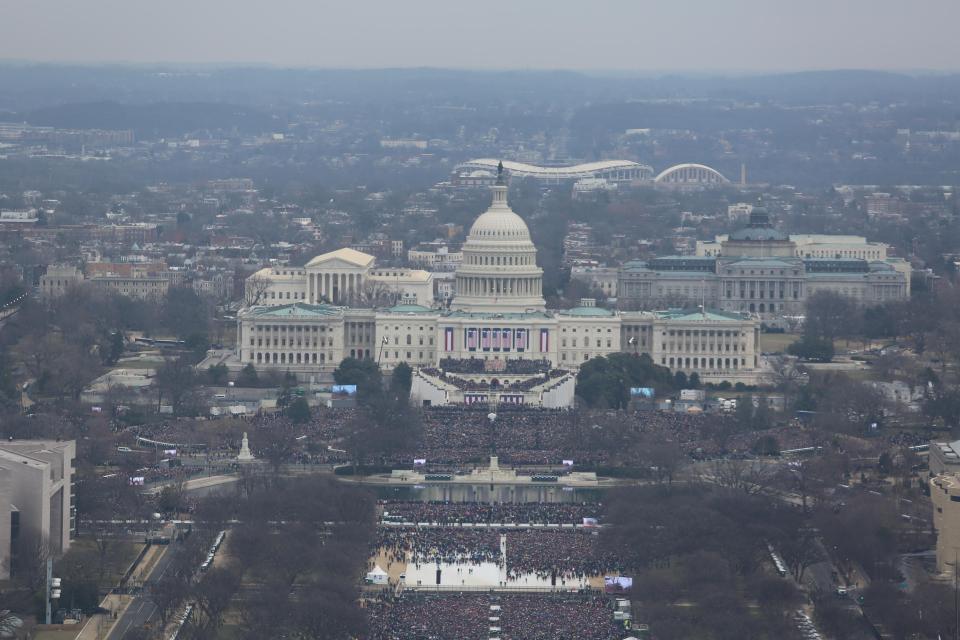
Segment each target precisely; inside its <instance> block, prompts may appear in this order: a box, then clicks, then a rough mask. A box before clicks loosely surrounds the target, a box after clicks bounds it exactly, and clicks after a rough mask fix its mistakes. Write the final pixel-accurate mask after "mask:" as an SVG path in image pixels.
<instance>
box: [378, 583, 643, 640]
mask: <svg viewBox="0 0 960 640" xmlns="http://www.w3.org/2000/svg"><path fill="white" fill-rule="evenodd" d="M366 611H367V618H368V620H369V623H370V632H369V634H368V636H367V637H368V639H369V640H443V639H447V638H456V639H457V640H461V639H463V640H473V639H475V638H477V639H483V640H486V639H487V638H490V637H494V636H496V635H497V634H495V633H491V628H498V629H499V630H500V631H499V637H500V638H502V639H503V640H556V639H557V638H571V637H576V638H581V639H583V640H619V638H622V637H623V636H624V629H623V627H622V626H620V625H618V624H617V623H616V622H615V621H614V617H613V608H612V603H611V601H610V599H609V598H606V597H604V596H602V595H597V594H564V595H558V594H547V593H539V594H523V595H516V594H508V595H498V594H489V595H488V594H484V595H479V594H476V595H475V594H463V593H452V594H445V595H435V594H415V593H407V594H404V595H403V597H402V598H399V599H396V600H394V599H392V598H390V597H389V596H383V597H380V598H376V599H371V600H368V601H366Z"/></svg>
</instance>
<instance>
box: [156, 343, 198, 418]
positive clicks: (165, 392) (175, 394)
mask: <svg viewBox="0 0 960 640" xmlns="http://www.w3.org/2000/svg"><path fill="white" fill-rule="evenodd" d="M156 384H157V391H158V393H157V405H158V406H159V405H161V404H163V401H164V400H166V401H167V402H169V403H170V406H171V407H173V413H174V415H182V414H183V413H184V410H185V409H186V408H187V407H188V406H189V405H190V404H191V403H190V402H189V401H190V400H191V398H190V395H191V393H192V392H193V391H194V389H195V388H196V385H197V377H196V373H195V372H194V370H193V365H192V364H191V363H190V362H189V360H188V359H187V358H184V357H180V358H177V359H176V360H172V361H168V362H165V363H163V364H162V365H161V366H160V368H159V369H157V378H156Z"/></svg>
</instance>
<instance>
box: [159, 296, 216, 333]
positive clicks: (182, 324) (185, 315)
mask: <svg viewBox="0 0 960 640" xmlns="http://www.w3.org/2000/svg"><path fill="white" fill-rule="evenodd" d="M160 319H161V322H162V323H163V326H164V327H166V328H167V330H169V331H170V333H172V334H173V335H175V336H177V337H178V338H180V339H181V340H186V339H187V338H190V340H191V342H192V343H193V344H194V345H196V344H197V343H198V342H199V340H200V338H199V337H200V336H203V339H204V340H205V339H206V336H207V334H208V333H209V321H210V317H209V312H208V310H207V305H206V303H205V302H204V300H203V298H201V297H200V295H199V294H198V293H197V292H196V291H194V290H193V289H192V288H190V287H170V289H169V290H168V291H167V297H166V299H165V300H164V303H163V307H162V310H161V313H160Z"/></svg>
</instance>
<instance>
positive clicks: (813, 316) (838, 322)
mask: <svg viewBox="0 0 960 640" xmlns="http://www.w3.org/2000/svg"><path fill="white" fill-rule="evenodd" d="M861 317H862V316H861V314H860V313H859V312H858V309H857V307H856V305H855V304H854V303H853V301H852V300H851V299H850V298H849V297H848V296H844V295H841V294H839V293H836V292H834V291H818V292H817V293H815V294H813V295H812V296H810V298H808V299H807V314H806V321H805V324H804V336H809V337H813V338H819V339H821V340H826V341H829V342H831V343H832V342H833V341H834V340H836V339H837V338H846V337H851V336H854V335H857V334H858V333H859V332H860V330H861V326H860V322H859V319H860V318H861Z"/></svg>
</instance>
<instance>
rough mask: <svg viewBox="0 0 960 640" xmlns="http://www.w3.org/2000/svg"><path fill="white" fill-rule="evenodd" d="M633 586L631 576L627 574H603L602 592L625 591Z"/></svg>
mask: <svg viewBox="0 0 960 640" xmlns="http://www.w3.org/2000/svg"><path fill="white" fill-rule="evenodd" d="M632 588H633V578H628V577H627V576H604V577H603V592H604V593H626V592H628V591H630V589H632Z"/></svg>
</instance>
